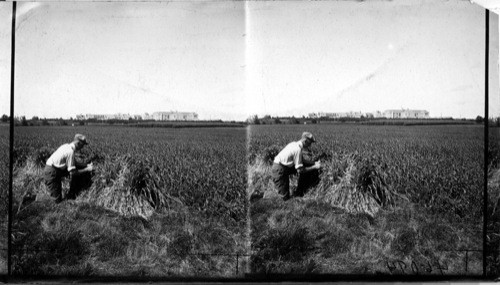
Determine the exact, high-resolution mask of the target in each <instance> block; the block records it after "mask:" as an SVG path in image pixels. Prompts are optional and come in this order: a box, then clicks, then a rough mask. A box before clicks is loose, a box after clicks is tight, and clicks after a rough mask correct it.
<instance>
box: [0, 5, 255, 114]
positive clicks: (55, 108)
mask: <svg viewBox="0 0 500 285" xmlns="http://www.w3.org/2000/svg"><path fill="white" fill-rule="evenodd" d="M7 6H8V5H7ZM23 11H27V12H23ZM2 13H5V11H2ZM17 17H18V19H17V21H18V22H19V23H18V25H17V30H16V54H15V55H16V62H15V73H16V74H15V114H17V115H25V116H26V117H28V118H30V117H32V116H35V115H37V116H39V117H63V118H66V117H70V116H73V117H74V116H76V114H87V113H92V114H112V113H130V114H143V113H145V112H148V113H150V114H151V113H153V112H156V111H185V112H197V113H198V114H199V116H200V118H201V119H215V118H224V119H228V120H231V119H237V118H238V117H241V114H242V113H244V106H243V104H242V102H243V101H244V97H243V96H244V86H245V84H244V80H245V77H244V75H245V73H244V65H245V57H244V55H245V53H244V51H245V46H244V44H245V41H244V39H243V37H244V33H245V27H244V23H245V21H244V18H245V15H244V6H243V4H242V3H236V2H234V3H233V2H224V3H201V2H192V3H179V2H168V3H167V2H164V3H160V2H155V3H146V2H127V3H110V2H105V3H104V2H101V3H96V2H87V3H19V5H18V16H17ZM3 19H5V18H3ZM9 22H10V19H9ZM2 35H4V36H5V34H2ZM9 35H10V33H9ZM9 39H10V38H9ZM4 41H5V40H2V42H4ZM9 43H10V40H9ZM6 53H7V52H5V51H4V50H2V54H3V55H2V58H3V57H5V56H6V55H5V54H6ZM2 84H3V83H2ZM2 89H4V88H2ZM2 111H3V110H2Z"/></svg>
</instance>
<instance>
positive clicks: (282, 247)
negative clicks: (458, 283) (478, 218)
mask: <svg viewBox="0 0 500 285" xmlns="http://www.w3.org/2000/svg"><path fill="white" fill-rule="evenodd" d="M251 219H252V249H253V250H254V253H255V254H254V256H253V258H252V263H251V269H252V272H254V273H297V274H309V273H323V274H325V273H326V274H459V275H461V274H481V272H482V263H481V258H482V255H481V254H479V253H477V252H469V253H467V255H468V256H467V259H468V260H467V271H466V268H465V267H466V264H465V259H466V252H465V251H457V250H459V249H468V248H477V247H478V245H479V242H480V239H477V240H475V239H473V238H467V237H470V236H473V235H474V230H473V229H471V228H468V227H464V226H460V225H452V224H449V223H447V222H446V221H444V220H442V219H440V218H439V217H429V216H426V215H425V214H419V211H418V209H415V208H399V209H394V210H392V211H380V212H379V213H377V215H375V217H371V216H370V215H367V214H363V213H357V214H353V213H348V212H346V211H345V210H343V209H341V208H337V207H334V206H332V205H330V204H329V203H325V202H322V201H318V200H312V199H307V198H295V199H292V200H289V201H287V202H283V201H281V200H280V199H279V198H269V199H262V200H259V201H257V202H255V203H253V204H252V206H251ZM412 263H414V265H412ZM403 264H404V265H403ZM412 266H413V268H412Z"/></svg>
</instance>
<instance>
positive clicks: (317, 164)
mask: <svg viewBox="0 0 500 285" xmlns="http://www.w3.org/2000/svg"><path fill="white" fill-rule="evenodd" d="M314 168H315V169H317V170H320V169H321V161H316V163H314Z"/></svg>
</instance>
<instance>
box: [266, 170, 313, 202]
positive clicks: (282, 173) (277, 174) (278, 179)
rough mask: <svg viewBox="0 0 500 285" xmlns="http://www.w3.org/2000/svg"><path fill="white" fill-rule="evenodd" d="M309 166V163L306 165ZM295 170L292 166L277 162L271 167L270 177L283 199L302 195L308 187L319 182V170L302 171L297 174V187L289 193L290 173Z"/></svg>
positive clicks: (294, 172) (293, 172)
mask: <svg viewBox="0 0 500 285" xmlns="http://www.w3.org/2000/svg"><path fill="white" fill-rule="evenodd" d="M308 166H309V165H308ZM296 173H297V171H296V170H295V168H293V167H286V166H283V165H281V164H278V163H274V164H273V167H272V168H271V177H272V179H273V182H274V186H275V187H276V188H277V189H278V193H279V194H280V195H281V197H282V198H283V200H288V199H290V196H293V197H302V196H304V194H305V193H306V192H307V190H309V188H311V187H313V186H315V185H317V184H318V183H319V171H318V170H313V171H310V172H307V173H302V174H300V175H299V178H298V184H297V189H295V191H294V192H293V194H290V178H289V176H290V175H292V174H296Z"/></svg>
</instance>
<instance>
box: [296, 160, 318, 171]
mask: <svg viewBox="0 0 500 285" xmlns="http://www.w3.org/2000/svg"><path fill="white" fill-rule="evenodd" d="M319 169H321V162H319V161H316V163H314V165H312V166H301V167H299V168H297V173H298V174H302V173H307V172H311V171H313V170H319Z"/></svg>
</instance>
